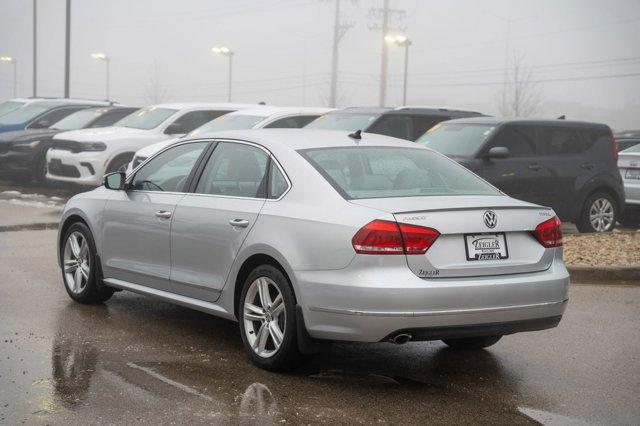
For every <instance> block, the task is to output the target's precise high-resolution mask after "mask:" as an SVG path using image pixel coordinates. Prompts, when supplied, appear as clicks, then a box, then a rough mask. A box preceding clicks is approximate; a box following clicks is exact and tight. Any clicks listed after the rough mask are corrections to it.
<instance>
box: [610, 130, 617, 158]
mask: <svg viewBox="0 0 640 426" xmlns="http://www.w3.org/2000/svg"><path fill="white" fill-rule="evenodd" d="M611 149H612V150H613V158H614V159H615V160H616V161H618V144H617V143H616V138H615V137H614V136H613V133H612V134H611Z"/></svg>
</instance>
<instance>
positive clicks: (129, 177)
mask: <svg viewBox="0 0 640 426" xmlns="http://www.w3.org/2000/svg"><path fill="white" fill-rule="evenodd" d="M196 142H208V143H211V142H217V143H220V142H228V143H240V144H244V145H250V146H254V147H256V148H258V149H261V150H262V151H264V152H265V153H266V154H267V156H268V157H269V158H270V159H271V161H272V162H273V163H274V164H275V165H276V167H278V170H280V173H282V176H284V179H285V180H286V182H287V189H286V190H285V191H284V192H283V193H282V195H280V197H278V198H268V193H267V198H262V197H239V196H234V195H217V194H200V193H197V192H161V191H146V190H140V189H132V190H131V192H141V193H148V192H151V193H162V194H189V195H198V196H203V197H220V198H237V199H243V200H265V201H271V202H276V201H280V200H281V199H282V198H284V196H285V195H287V194H288V193H289V191H290V190H291V188H292V186H293V184H292V183H291V179H289V176H288V175H287V173H286V172H285V170H284V168H283V167H282V165H281V164H280V162H279V161H278V159H277V158H276V157H275V156H274V155H273V154H272V153H271V151H269V150H268V149H267V148H265V147H264V146H262V145H260V144H257V143H254V142H249V141H245V140H241V139H210V138H202V139H189V140H186V141H181V142H176V143H174V144H171V145H169V146H166V147H164V148H163V149H161V150H160V151H158V152H156V153H155V154H154V155H152V156H150V157H147V159H146V160H144V161H143V162H142V163H140V164H138V166H137V167H136V168H135V169H133V170H132V171H131V174H130V175H129V176H127V177H126V179H125V182H126V183H127V184H130V183H131V181H133V177H134V176H135V175H136V173H138V170H140V169H141V168H142V167H144V165H145V164H147V163H148V162H149V161H151V160H152V159H154V158H155V157H156V156H158V155H160V154H162V153H163V152H165V151H167V150H168V149H171V148H175V147H177V146H181V145H185V144H188V143H196ZM214 153H215V149H214V151H213V153H211V155H214ZM134 158H135V154H134ZM209 158H211V157H209ZM132 161H133V159H132ZM207 161H209V159H207ZM267 172H268V170H267ZM267 191H268V188H267Z"/></svg>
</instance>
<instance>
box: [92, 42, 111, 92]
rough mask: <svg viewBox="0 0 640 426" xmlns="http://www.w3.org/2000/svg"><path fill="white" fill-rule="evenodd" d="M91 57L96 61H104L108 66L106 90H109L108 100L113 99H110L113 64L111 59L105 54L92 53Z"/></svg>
mask: <svg viewBox="0 0 640 426" xmlns="http://www.w3.org/2000/svg"><path fill="white" fill-rule="evenodd" d="M91 57H92V58H93V59H96V60H98V61H103V62H104V63H105V66H106V78H107V81H106V89H107V100H109V99H111V98H110V87H109V86H110V80H111V78H110V76H109V64H110V63H111V58H109V57H108V56H107V55H105V54H104V53H92V54H91Z"/></svg>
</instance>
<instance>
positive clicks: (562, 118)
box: [557, 114, 565, 120]
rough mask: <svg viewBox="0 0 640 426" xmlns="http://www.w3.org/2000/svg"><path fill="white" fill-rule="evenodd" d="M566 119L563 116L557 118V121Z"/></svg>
mask: <svg viewBox="0 0 640 426" xmlns="http://www.w3.org/2000/svg"><path fill="white" fill-rule="evenodd" d="M564 119H565V116H564V114H562V115H561V116H560V117H558V118H557V120H564Z"/></svg>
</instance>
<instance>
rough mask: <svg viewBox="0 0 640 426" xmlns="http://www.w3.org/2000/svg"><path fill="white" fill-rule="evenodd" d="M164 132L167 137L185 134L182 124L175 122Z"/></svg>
mask: <svg viewBox="0 0 640 426" xmlns="http://www.w3.org/2000/svg"><path fill="white" fill-rule="evenodd" d="M164 132H165V133H166V134H167V135H180V134H183V133H184V129H183V128H182V124H180V123H177V122H173V123H171V124H169V126H167V128H166V129H165V131H164Z"/></svg>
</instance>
